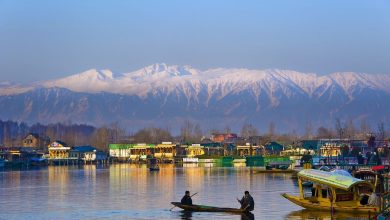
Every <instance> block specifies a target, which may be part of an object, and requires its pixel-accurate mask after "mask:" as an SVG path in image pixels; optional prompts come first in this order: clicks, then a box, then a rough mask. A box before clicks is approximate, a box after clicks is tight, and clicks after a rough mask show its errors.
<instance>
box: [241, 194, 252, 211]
mask: <svg viewBox="0 0 390 220" xmlns="http://www.w3.org/2000/svg"><path fill="white" fill-rule="evenodd" d="M237 201H238V202H239V203H240V204H241V209H246V210H248V211H253V209H254V208H255V201H254V200H253V198H252V196H251V195H250V194H249V192H248V191H245V194H244V196H243V197H242V199H241V200H239V199H238V198H237Z"/></svg>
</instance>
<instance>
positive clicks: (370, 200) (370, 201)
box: [367, 189, 379, 206]
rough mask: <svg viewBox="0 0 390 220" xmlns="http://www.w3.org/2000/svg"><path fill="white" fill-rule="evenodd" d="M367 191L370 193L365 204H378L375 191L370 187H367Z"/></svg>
mask: <svg viewBox="0 0 390 220" xmlns="http://www.w3.org/2000/svg"><path fill="white" fill-rule="evenodd" d="M369 192H370V193H371V194H370V197H368V203H367V205H369V206H379V203H378V196H377V195H376V193H375V192H374V191H373V190H372V189H369Z"/></svg>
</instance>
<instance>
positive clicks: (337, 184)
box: [298, 169, 371, 190]
mask: <svg viewBox="0 0 390 220" xmlns="http://www.w3.org/2000/svg"><path fill="white" fill-rule="evenodd" d="M298 177H300V178H303V179H306V180H309V181H312V182H315V183H320V184H324V185H328V186H330V187H334V188H339V189H343V190H349V189H350V188H351V187H352V186H354V185H358V184H366V185H370V186H371V184H370V183H369V182H367V181H364V180H361V179H357V178H354V177H351V176H344V175H340V174H338V173H332V172H326V171H322V170H313V169H306V170H301V171H300V172H299V173H298Z"/></svg>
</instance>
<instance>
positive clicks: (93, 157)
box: [69, 146, 107, 162]
mask: <svg viewBox="0 0 390 220" xmlns="http://www.w3.org/2000/svg"><path fill="white" fill-rule="evenodd" d="M69 157H70V158H77V159H79V160H83V161H85V162H88V161H91V162H95V161H103V160H106V159H107V155H106V153H104V152H103V151H98V150H96V148H94V147H92V146H76V147H73V148H72V150H70V152H69Z"/></svg>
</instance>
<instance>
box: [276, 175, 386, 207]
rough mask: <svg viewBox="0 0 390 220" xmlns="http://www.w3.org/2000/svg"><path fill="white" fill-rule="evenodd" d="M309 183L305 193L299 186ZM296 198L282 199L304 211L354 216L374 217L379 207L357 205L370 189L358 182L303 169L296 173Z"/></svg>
mask: <svg viewBox="0 0 390 220" xmlns="http://www.w3.org/2000/svg"><path fill="white" fill-rule="evenodd" d="M305 181H310V182H313V187H312V188H310V191H309V192H305V189H304V188H303V186H302V183H303V182H305ZM298 185H299V192H300V195H299V196H293V195H289V194H287V193H284V194H282V196H283V197H284V198H286V199H288V200H290V201H291V202H293V203H295V204H297V205H299V206H302V207H304V208H306V209H312V210H323V211H330V210H332V209H333V211H336V212H354V213H372V214H374V213H378V212H379V211H380V207H379V206H368V205H362V204H361V203H360V201H361V199H362V197H363V196H367V193H368V190H369V189H373V187H374V186H373V185H372V184H371V183H370V182H368V181H364V180H361V179H357V178H354V177H349V176H343V175H340V174H337V173H332V172H326V171H321V170H313V169H306V170H302V171H300V172H299V173H298Z"/></svg>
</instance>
